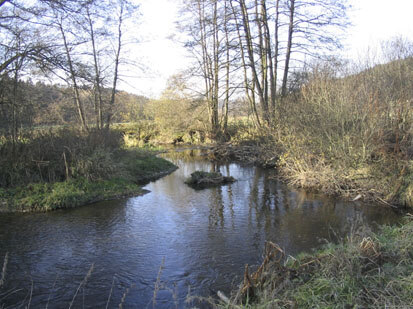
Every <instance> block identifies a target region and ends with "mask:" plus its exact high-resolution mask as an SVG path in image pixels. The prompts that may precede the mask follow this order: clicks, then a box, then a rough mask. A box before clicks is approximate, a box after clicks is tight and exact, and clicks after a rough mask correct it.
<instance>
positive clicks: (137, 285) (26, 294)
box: [0, 149, 401, 308]
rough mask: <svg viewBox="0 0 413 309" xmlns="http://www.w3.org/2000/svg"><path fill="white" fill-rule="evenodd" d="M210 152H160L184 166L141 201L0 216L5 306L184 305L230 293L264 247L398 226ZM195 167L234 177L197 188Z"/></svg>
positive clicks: (393, 219) (293, 246) (310, 244)
mask: <svg viewBox="0 0 413 309" xmlns="http://www.w3.org/2000/svg"><path fill="white" fill-rule="evenodd" d="M202 152H203V151H201V150H196V149H190V150H184V151H173V152H169V153H167V154H163V156H164V158H166V159H168V160H170V161H172V162H173V163H174V164H176V165H177V166H178V167H179V169H178V170H176V171H175V172H174V173H172V174H170V175H168V176H166V177H164V178H162V179H159V180H157V181H155V182H151V183H149V184H148V185H146V186H145V187H144V188H145V189H147V190H149V191H150V192H149V193H147V194H145V195H144V196H139V197H135V198H128V199H122V200H115V201H106V202H101V203H96V204H92V205H88V206H84V207H80V208H76V209H66V210H59V211H54V212H50V213H34V214H0V263H1V264H2V261H3V258H4V256H5V255H6V253H8V265H7V271H6V277H5V284H4V286H3V287H1V288H0V307H1V305H2V304H4V306H5V307H6V308H8V307H9V306H10V307H18V306H20V305H22V307H25V306H27V305H30V307H32V308H39V307H41V308H45V307H46V306H48V308H68V307H70V305H71V304H72V308H105V307H106V306H107V307H108V308H114V307H116V308H117V307H118V306H119V304H120V303H122V304H123V306H124V307H125V308H146V307H151V308H152V307H156V308H174V307H177V308H182V307H185V306H186V305H187V304H186V300H187V299H188V297H190V296H197V297H209V296H211V297H215V295H216V292H217V291H218V290H221V291H223V292H224V293H227V294H228V293H229V292H230V291H231V289H232V288H233V287H234V286H236V285H237V284H238V283H239V282H240V280H241V278H242V274H243V270H244V265H245V264H249V265H253V266H254V265H258V264H259V263H260V262H261V261H262V251H263V247H264V244H265V242H266V241H272V242H275V243H277V244H278V245H279V246H280V247H281V248H283V249H284V250H285V252H286V253H287V254H289V255H296V254H298V253H300V252H303V251H307V252H308V251H311V250H313V249H315V248H318V247H320V246H321V245H322V244H323V243H325V242H326V241H339V240H340V239H343V238H345V237H346V235H348V233H349V232H350V231H351V230H354V229H355V228H356V227H357V226H359V225H360V224H362V225H365V226H367V227H369V228H371V229H376V228H377V226H379V225H381V224H394V223H397V222H398V221H399V220H400V219H401V217H400V216H399V215H397V214H396V213H394V212H393V211H392V210H391V209H388V208H383V207H380V206H378V205H369V204H364V203H362V202H359V201H357V202H346V201H342V200H339V199H334V198H331V197H327V196H323V195H320V194H311V193H307V192H305V191H301V190H295V189H292V188H289V187H288V186H287V185H285V184H284V183H282V182H280V181H279V180H277V178H276V175H275V171H274V170H266V169H262V168H259V167H254V166H248V165H245V166H244V165H242V164H239V163H226V164H214V163H211V162H208V161H207V160H206V159H205V157H204V156H203V155H202ZM195 170H204V171H220V172H221V173H222V174H223V175H224V176H232V177H234V178H235V179H237V181H236V182H235V183H232V184H228V185H225V186H220V187H214V188H208V189H204V190H195V189H193V188H191V187H189V186H187V185H185V184H184V180H185V178H186V177H188V176H189V175H190V174H191V173H192V172H193V171H195ZM0 273H1V270H0ZM196 303H197V305H198V306H202V305H200V304H199V300H197V301H196ZM188 307H190V306H188Z"/></svg>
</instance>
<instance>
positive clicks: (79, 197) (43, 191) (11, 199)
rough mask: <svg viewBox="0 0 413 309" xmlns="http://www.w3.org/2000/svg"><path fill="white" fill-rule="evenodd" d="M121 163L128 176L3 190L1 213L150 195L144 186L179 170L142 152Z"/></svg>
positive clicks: (133, 152)
mask: <svg viewBox="0 0 413 309" xmlns="http://www.w3.org/2000/svg"><path fill="white" fill-rule="evenodd" d="M117 158H118V160H119V161H118V163H120V164H121V165H123V166H124V167H125V170H127V171H128V174H123V176H121V175H119V174H118V175H115V177H113V178H108V179H96V180H91V179H87V178H84V177H79V178H76V179H68V180H66V181H62V182H53V183H31V184H28V185H25V186H18V187H13V188H8V189H3V188H0V212H33V211H50V210H56V209H61V208H73V207H78V206H83V205H86V204H90V203H94V202H98V201H103V200H110V199H117V198H123V197H129V196H138V195H142V194H144V193H146V192H147V191H145V190H143V189H142V184H143V183H145V182H148V181H150V180H155V179H157V178H160V177H162V176H164V175H167V174H169V173H171V172H173V171H174V170H175V169H176V168H177V167H176V166H175V165H173V164H172V163H170V162H169V161H167V160H164V159H162V158H158V157H156V156H155V155H154V153H150V152H147V151H142V150H139V149H129V150H122V151H121V154H118V156H117Z"/></svg>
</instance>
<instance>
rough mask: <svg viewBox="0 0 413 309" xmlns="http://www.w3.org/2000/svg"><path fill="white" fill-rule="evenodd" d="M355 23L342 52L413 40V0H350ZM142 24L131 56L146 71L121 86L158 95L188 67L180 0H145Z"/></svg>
mask: <svg viewBox="0 0 413 309" xmlns="http://www.w3.org/2000/svg"><path fill="white" fill-rule="evenodd" d="M349 2H350V3H351V5H352V9H351V11H350V13H349V16H350V21H351V23H352V26H351V27H350V28H349V29H348V31H347V35H346V39H345V40H344V42H343V43H344V45H345V48H344V49H343V50H341V51H338V53H340V52H341V55H342V56H345V57H347V58H350V59H354V60H357V59H361V58H363V57H365V56H366V53H367V52H368V51H369V52H370V53H375V51H377V50H378V49H379V47H380V44H381V42H383V41H386V40H389V39H391V38H392V37H395V36H403V37H405V38H408V39H410V40H412V41H413V15H412V12H413V0H392V1H389V0H349ZM139 3H140V4H141V7H140V9H141V13H142V16H141V23H140V24H139V25H137V27H138V29H139V34H140V37H141V43H139V45H138V46H137V47H136V48H135V49H134V50H133V54H132V57H134V58H137V61H138V62H140V63H143V64H144V65H145V69H144V70H136V69H133V70H134V72H127V73H126V74H125V75H127V76H129V77H128V78H127V79H126V78H125V81H126V82H122V84H121V85H120V88H121V89H123V90H126V91H129V92H132V93H135V94H139V95H145V96H147V97H151V98H156V97H159V95H160V94H161V92H162V90H163V89H164V88H165V86H166V81H167V79H168V77H170V76H171V75H173V74H176V73H178V72H179V71H181V70H183V69H185V67H186V64H187V63H188V55H187V54H186V52H185V49H184V48H183V46H182V44H181V43H180V42H178V41H177V40H176V38H174V33H176V32H177V29H176V24H175V21H176V20H177V19H178V14H179V11H178V1H177V0H140V1H139Z"/></svg>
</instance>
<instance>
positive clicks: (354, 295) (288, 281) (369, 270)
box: [220, 217, 413, 308]
mask: <svg viewBox="0 0 413 309" xmlns="http://www.w3.org/2000/svg"><path fill="white" fill-rule="evenodd" d="M412 239H413V220H412V218H411V217H410V218H408V219H406V223H405V224H403V225H402V226H393V227H391V226H384V227H382V228H381V230H380V231H379V232H378V233H372V232H366V231H364V232H363V231H358V232H355V233H354V234H352V235H350V236H349V237H348V239H347V240H346V241H345V242H343V243H341V244H338V245H333V244H329V245H327V246H326V247H325V248H324V249H322V250H320V251H317V252H315V253H312V254H302V255H299V256H298V257H297V258H292V257H288V258H286V259H283V260H282V261H281V262H279V261H275V260H273V261H272V262H271V263H268V264H267V265H265V267H264V271H263V273H262V275H260V276H259V277H258V279H257V280H256V281H254V283H255V288H254V289H255V290H254V292H255V293H254V294H255V298H254V300H253V301H252V302H251V301H250V302H249V303H248V304H246V303H245V298H244V303H243V302H242V298H238V300H237V301H234V299H235V296H234V297H233V299H232V302H231V303H230V304H221V305H220V306H221V307H224V308H384V307H386V308H411V307H412V306H413V242H412ZM234 295H235V292H234Z"/></svg>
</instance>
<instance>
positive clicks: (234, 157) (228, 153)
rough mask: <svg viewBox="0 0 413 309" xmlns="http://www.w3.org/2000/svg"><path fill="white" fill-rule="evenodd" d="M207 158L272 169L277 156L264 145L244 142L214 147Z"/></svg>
mask: <svg viewBox="0 0 413 309" xmlns="http://www.w3.org/2000/svg"><path fill="white" fill-rule="evenodd" d="M208 158H209V159H210V160H213V161H240V162H244V163H249V164H257V165H261V166H264V167H274V166H275V165H276V162H277V160H278V155H277V154H276V152H275V151H274V149H267V147H264V145H258V144H257V143H254V142H244V143H242V144H232V143H224V144H219V145H217V146H214V147H212V148H211V150H210V152H209V153H208Z"/></svg>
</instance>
